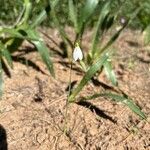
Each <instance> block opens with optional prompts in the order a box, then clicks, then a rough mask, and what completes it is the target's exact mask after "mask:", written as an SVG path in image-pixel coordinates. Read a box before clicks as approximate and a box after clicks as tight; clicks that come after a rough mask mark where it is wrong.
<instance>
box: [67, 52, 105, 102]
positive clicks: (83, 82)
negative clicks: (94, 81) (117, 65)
mask: <svg viewBox="0 0 150 150" xmlns="http://www.w3.org/2000/svg"><path fill="white" fill-rule="evenodd" d="M107 59H108V55H107V54H104V55H103V56H102V57H100V58H99V59H98V61H97V62H96V63H95V64H93V65H92V66H91V67H90V68H89V70H88V71H87V72H86V73H85V75H84V76H83V78H82V80H81V81H80V83H79V85H78V86H77V87H76V88H75V89H74V90H73V91H72V94H71V95H70V96H69V99H68V100H69V102H73V101H74V99H75V97H76V96H77V94H78V93H79V92H80V91H81V90H82V89H83V87H84V86H85V85H86V84H87V83H88V81H90V79H91V78H92V77H93V76H94V74H95V73H96V72H97V71H98V70H100V69H101V67H102V66H103V64H104V63H105V62H106V60H107Z"/></svg>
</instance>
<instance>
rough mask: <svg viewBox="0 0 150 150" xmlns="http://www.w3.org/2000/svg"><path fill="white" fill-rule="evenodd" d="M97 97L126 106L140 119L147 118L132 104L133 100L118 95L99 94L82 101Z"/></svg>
mask: <svg viewBox="0 0 150 150" xmlns="http://www.w3.org/2000/svg"><path fill="white" fill-rule="evenodd" d="M98 97H106V98H111V99H112V100H114V101H116V102H121V103H123V104H125V105H126V106H128V107H129V108H130V109H131V110H132V111H133V112H134V113H135V114H137V115H138V116H140V117H141V118H142V119H146V118H147V117H146V115H145V114H144V113H143V112H142V111H141V110H140V108H139V107H138V106H137V105H136V104H135V103H134V102H133V100H132V99H130V98H128V97H124V96H120V95H117V94H113V93H100V94H98V93H96V94H94V95H92V96H89V97H86V98H84V99H83V100H91V99H95V98H98Z"/></svg>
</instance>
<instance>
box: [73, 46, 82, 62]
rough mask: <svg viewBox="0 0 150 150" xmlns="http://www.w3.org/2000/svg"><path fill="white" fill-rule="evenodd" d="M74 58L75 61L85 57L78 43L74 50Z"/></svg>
mask: <svg viewBox="0 0 150 150" xmlns="http://www.w3.org/2000/svg"><path fill="white" fill-rule="evenodd" d="M73 59H74V61H77V60H82V59H83V53H82V50H81V48H80V47H79V45H78V44H77V46H76V47H75V49H74V51H73Z"/></svg>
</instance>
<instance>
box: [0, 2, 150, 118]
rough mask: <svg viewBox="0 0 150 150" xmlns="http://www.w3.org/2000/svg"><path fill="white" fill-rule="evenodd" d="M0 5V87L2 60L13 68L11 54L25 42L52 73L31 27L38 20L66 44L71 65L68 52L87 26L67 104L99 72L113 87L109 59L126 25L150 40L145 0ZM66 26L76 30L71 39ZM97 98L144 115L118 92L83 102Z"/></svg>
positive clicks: (148, 5) (44, 49)
mask: <svg viewBox="0 0 150 150" xmlns="http://www.w3.org/2000/svg"><path fill="white" fill-rule="evenodd" d="M60 3H61V4H60ZM0 4H1V5H0V7H1V8H0V11H1V16H0V52H1V53H0V66H1V72H0V79H1V80H0V81H1V82H0V87H1V91H2V70H3V69H2V63H5V62H7V65H9V66H10V67H13V63H12V59H11V53H13V52H14V51H17V50H18V47H19V46H20V45H21V44H22V42H23V41H24V40H28V41H29V42H31V43H32V44H34V45H35V47H36V48H37V50H38V52H39V54H40V55H41V57H42V59H43V61H44V63H45V64H46V66H47V68H48V69H49V71H50V73H51V75H52V76H53V77H54V76H55V75H54V69H53V63H52V61H51V59H50V55H49V51H48V48H47V47H46V46H45V44H44V42H43V40H42V39H41V38H40V37H39V34H38V32H37V31H36V27H37V26H39V25H41V24H42V25H45V26H49V27H53V28H54V27H55V28H57V30H58V31H59V33H60V35H61V38H62V40H63V42H64V43H65V46H66V49H65V51H64V52H63V53H64V54H67V56H68V58H69V60H70V61H69V62H70V63H71V64H72V63H74V62H73V60H72V52H73V50H74V48H75V45H76V44H77V45H79V47H81V49H82V41H83V34H84V32H85V30H87V29H89V28H90V29H92V31H93V35H92V39H93V40H92V41H91V44H90V47H89V49H88V52H86V53H85V52H84V51H83V53H84V59H83V60H80V62H79V63H80V66H81V68H82V71H83V73H84V76H83V78H82V79H81V81H80V82H79V84H78V85H77V87H76V88H75V89H73V91H72V92H69V95H68V100H67V102H76V96H77V95H79V92H80V91H81V90H82V89H83V88H84V86H85V85H87V84H88V82H89V81H90V80H91V79H92V78H95V77H96V74H98V75H99V74H100V73H101V72H102V70H104V71H105V73H106V76H107V77H108V79H109V80H110V81H111V83H112V85H113V86H117V79H116V76H115V73H114V71H113V69H112V68H113V67H112V65H111V61H110V60H111V55H112V53H113V50H112V48H111V46H112V44H113V43H114V42H115V41H116V39H117V38H118V37H119V35H120V34H121V32H122V31H123V30H124V29H125V28H126V27H131V28H134V29H141V31H144V33H145V41H146V43H147V44H148V43H149V42H150V30H149V29H150V25H149V24H150V18H149V16H150V11H149V10H150V0H141V1H139V0H133V1H130V0H114V1H113V2H112V0H85V1H81V0H79V1H74V0H62V1H60V0H49V1H48V0H47V1H46V0H43V1H42V0H41V1H40V0H36V1H33V0H32V1H30V0H24V1H16V0H12V1H10V0H7V1H4V0H3V1H2V0H1V1H0ZM14 4H15V5H14ZM66 16H67V17H66ZM66 26H71V27H72V28H73V29H74V31H75V39H74V40H73V41H71V40H70V39H69V36H68V35H67V34H66V32H65V30H64V29H65V27H66ZM116 26H119V29H118V30H114V29H115V28H116ZM109 31H113V35H112V36H111V37H110V38H109V39H108V41H107V42H106V43H103V38H105V35H106V33H108V32H109ZM5 60H6V61H5ZM70 84H71V77H70ZM1 93H2V92H1ZM98 96H104V97H107V98H112V99H113V100H115V101H117V102H118V101H120V102H122V103H123V104H125V105H127V106H128V107H129V108H130V109H131V110H132V111H133V112H135V113H136V114H137V115H139V116H140V117H142V118H143V119H145V118H146V116H145V115H144V113H143V112H141V110H140V109H139V107H138V106H136V105H135V104H134V103H133V101H132V100H131V99H130V98H128V97H127V96H125V94H123V93H122V94H121V96H119V95H116V94H113V93H100V94H97V93H95V94H94V96H92V97H91V98H85V100H88V99H93V98H96V97H98Z"/></svg>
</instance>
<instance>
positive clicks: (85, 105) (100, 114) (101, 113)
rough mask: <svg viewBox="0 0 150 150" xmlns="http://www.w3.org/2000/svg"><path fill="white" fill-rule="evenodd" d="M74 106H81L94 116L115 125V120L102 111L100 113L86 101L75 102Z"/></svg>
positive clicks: (99, 110)
mask: <svg viewBox="0 0 150 150" xmlns="http://www.w3.org/2000/svg"><path fill="white" fill-rule="evenodd" d="M76 104H78V105H80V106H83V107H85V108H88V109H90V111H91V112H93V113H95V114H96V115H98V116H99V117H101V118H104V119H106V120H109V121H111V122H112V123H114V124H116V123H117V122H116V120H114V119H113V118H112V117H111V116H109V115H107V114H106V113H105V112H104V111H102V110H101V109H99V108H98V107H97V106H95V105H93V104H92V103H90V102H88V101H82V100H81V101H79V102H76Z"/></svg>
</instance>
